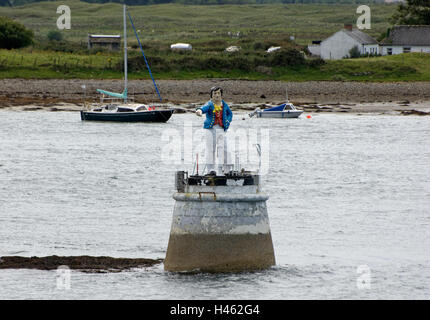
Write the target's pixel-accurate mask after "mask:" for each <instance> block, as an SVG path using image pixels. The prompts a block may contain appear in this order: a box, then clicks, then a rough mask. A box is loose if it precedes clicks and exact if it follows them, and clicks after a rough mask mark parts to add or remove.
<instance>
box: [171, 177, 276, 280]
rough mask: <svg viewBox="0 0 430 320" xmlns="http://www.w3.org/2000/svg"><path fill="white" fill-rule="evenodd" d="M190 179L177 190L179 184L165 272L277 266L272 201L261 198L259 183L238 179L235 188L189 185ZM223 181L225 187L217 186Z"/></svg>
mask: <svg viewBox="0 0 430 320" xmlns="http://www.w3.org/2000/svg"><path fill="white" fill-rule="evenodd" d="M177 178H178V177H177ZM192 178H193V177H190V178H188V179H187V180H188V181H185V180H184V181H185V183H183V184H181V182H179V185H178V179H177V187H178V191H179V192H177V193H175V194H174V196H173V197H174V199H175V200H176V203H175V208H174V212H173V221H172V227H171V232H170V238H169V244H168V248H167V253H166V259H165V261H164V268H165V270H168V271H196V270H198V271H204V272H236V271H245V270H261V269H266V268H268V267H270V266H272V265H274V264H275V254H274V250H273V244H272V236H271V233H270V225H269V218H268V214H267V208H266V200H267V199H268V196H267V195H265V194H263V193H260V192H259V186H258V180H259V179H258V177H257V176H248V178H247V179H244V180H243V181H240V179H237V177H236V179H234V180H235V181H236V180H239V184H236V185H227V183H226V182H227V181H228V179H226V178H225V177H224V176H223V177H216V178H213V180H202V181H203V183H202V184H201V185H199V184H196V185H193V184H191V185H190V184H188V182H191V183H194V182H195V181H193V180H192ZM180 179H181V178H179V180H180ZM217 179H218V180H217ZM197 181H198V179H197ZM220 181H221V184H223V183H224V182H225V183H226V184H225V185H216V184H219V182H220ZM236 182H237V181H236ZM240 183H241V184H240ZM251 183H252V184H251Z"/></svg>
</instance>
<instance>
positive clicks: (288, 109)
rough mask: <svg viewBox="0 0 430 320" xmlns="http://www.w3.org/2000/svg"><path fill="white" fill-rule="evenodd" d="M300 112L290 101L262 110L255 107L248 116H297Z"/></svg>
mask: <svg viewBox="0 0 430 320" xmlns="http://www.w3.org/2000/svg"><path fill="white" fill-rule="evenodd" d="M302 113H303V110H297V109H296V107H295V106H294V105H293V104H292V103H290V102H286V103H283V104H281V105H279V106H276V107H273V108H268V109H264V110H261V109H260V108H257V109H255V110H254V111H253V112H251V113H250V114H249V116H250V117H253V116H255V115H256V116H257V118H298V117H299V116H300V115H301V114H302Z"/></svg>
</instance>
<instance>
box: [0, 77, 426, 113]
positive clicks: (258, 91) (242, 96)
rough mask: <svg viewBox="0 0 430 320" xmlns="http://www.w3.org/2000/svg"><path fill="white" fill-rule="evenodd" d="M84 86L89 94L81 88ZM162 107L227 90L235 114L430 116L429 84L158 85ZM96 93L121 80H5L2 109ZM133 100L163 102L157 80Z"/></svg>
mask: <svg viewBox="0 0 430 320" xmlns="http://www.w3.org/2000/svg"><path fill="white" fill-rule="evenodd" d="M83 85H85V87H86V89H85V90H84V89H83V88H82V86H83ZM157 85H158V88H159V90H160V93H161V94H162V97H163V102H164V103H167V104H169V105H170V106H172V105H174V106H179V107H183V108H189V109H191V108H194V107H195V106H197V105H200V104H202V103H204V102H205V101H207V100H208V99H209V90H210V88H211V87H212V86H214V85H219V86H221V87H222V88H223V89H224V97H225V100H226V101H227V102H228V103H229V104H230V105H231V106H232V108H233V109H234V110H241V109H242V110H253V109H254V108H255V107H256V106H260V107H261V106H263V107H264V105H265V104H267V105H275V104H278V103H282V102H284V101H285V89H286V88H287V89H288V95H289V98H290V101H292V102H293V103H295V104H296V105H298V106H299V107H301V108H302V109H304V110H305V111H309V112H313V111H316V112H357V113H361V112H379V113H387V112H395V111H397V112H400V111H408V110H419V111H423V112H429V111H430V82H396V83H362V82H329V81H311V82H282V81H246V80H226V79H201V80H158V81H157ZM97 88H102V89H105V90H109V91H114V92H121V91H122V88H123V82H122V81H121V80H80V79H72V80H62V79H50V80H28V79H2V80H0V108H12V109H18V110H40V109H45V110H50V111H58V110H70V111H72V110H80V109H81V108H82V103H83V101H84V99H86V100H87V101H92V102H96V101H98V99H99V94H98V93H97V92H96V89H97ZM128 92H129V96H134V98H135V100H136V101H137V102H141V103H149V102H158V98H157V95H156V92H155V89H154V87H153V84H152V81H149V80H133V81H129V90H128Z"/></svg>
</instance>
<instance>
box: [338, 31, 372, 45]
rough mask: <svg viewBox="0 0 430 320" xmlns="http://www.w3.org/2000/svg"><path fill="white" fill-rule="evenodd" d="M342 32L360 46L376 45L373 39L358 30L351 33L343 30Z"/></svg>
mask: <svg viewBox="0 0 430 320" xmlns="http://www.w3.org/2000/svg"><path fill="white" fill-rule="evenodd" d="M342 31H343V32H345V33H346V34H347V35H349V36H350V37H351V38H353V39H355V40H357V41H358V42H360V43H361V44H378V42H377V41H376V40H375V39H373V38H372V37H371V36H369V35H368V34H367V33H364V32H362V31H360V30H358V29H353V30H352V31H349V30H346V29H344V30H342Z"/></svg>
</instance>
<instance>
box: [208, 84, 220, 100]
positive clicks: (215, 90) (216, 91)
mask: <svg viewBox="0 0 430 320" xmlns="http://www.w3.org/2000/svg"><path fill="white" fill-rule="evenodd" d="M211 99H212V100H215V101H221V100H222V88H221V87H212V88H211Z"/></svg>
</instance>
